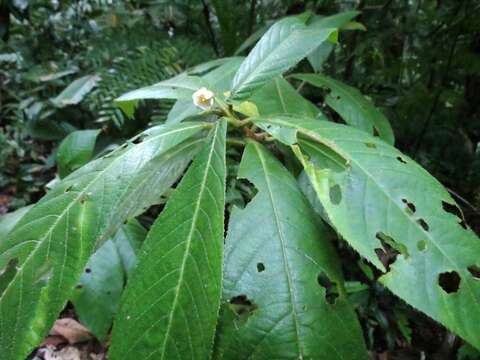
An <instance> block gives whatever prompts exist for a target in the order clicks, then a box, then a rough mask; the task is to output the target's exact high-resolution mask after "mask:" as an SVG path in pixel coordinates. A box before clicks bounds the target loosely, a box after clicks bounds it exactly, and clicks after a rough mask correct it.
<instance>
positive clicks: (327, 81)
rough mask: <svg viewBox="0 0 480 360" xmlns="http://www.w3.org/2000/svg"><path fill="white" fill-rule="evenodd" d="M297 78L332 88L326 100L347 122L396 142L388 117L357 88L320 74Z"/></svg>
mask: <svg viewBox="0 0 480 360" xmlns="http://www.w3.org/2000/svg"><path fill="white" fill-rule="evenodd" d="M294 77H295V78H296V79H299V80H302V81H305V82H307V83H309V84H311V85H313V86H317V87H324V88H327V89H329V90H330V93H329V94H328V95H327V96H326V98H325V101H326V103H327V105H328V106H330V107H331V108H332V109H333V110H335V111H336V112H337V113H338V114H339V115H340V116H341V117H342V118H343V120H345V122H346V123H347V124H349V125H351V126H354V127H356V128H358V129H360V130H363V131H366V132H367V133H369V134H372V135H378V136H380V137H381V138H382V139H383V140H385V141H386V142H387V143H389V144H393V143H394V142H395V139H394V136H393V130H392V127H391V126H390V123H389V121H388V119H387V118H386V117H385V115H383V114H382V113H381V112H380V111H379V110H378V109H377V108H376V107H375V106H374V105H373V104H372V103H371V102H370V101H369V100H367V99H366V98H365V97H364V96H363V95H362V94H361V93H360V92H359V91H358V90H357V89H354V88H352V87H350V86H348V85H346V84H343V83H341V82H340V81H337V80H334V79H332V78H329V77H327V76H325V75H320V74H296V75H294Z"/></svg>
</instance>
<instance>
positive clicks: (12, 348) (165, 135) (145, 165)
mask: <svg viewBox="0 0 480 360" xmlns="http://www.w3.org/2000/svg"><path fill="white" fill-rule="evenodd" d="M209 126H211V125H209V124H205V123H184V124H179V125H175V126H167V125H165V126H158V127H154V128H152V129H149V130H147V131H146V132H144V133H143V135H142V136H141V137H139V138H138V139H137V141H136V142H137V143H138V142H139V143H138V144H131V143H129V144H127V146H123V147H121V148H119V149H118V150H116V151H114V152H113V153H111V154H109V155H106V156H105V157H103V158H100V159H98V160H95V161H93V162H90V163H88V164H87V165H85V166H84V167H82V168H80V169H78V170H77V171H75V172H74V173H72V174H70V175H69V176H68V177H66V178H65V179H64V180H63V181H62V182H60V183H59V184H58V185H56V186H55V187H54V188H53V189H52V190H51V191H50V192H49V193H47V195H46V196H45V197H44V198H43V199H42V200H40V202H39V203H37V204H36V205H35V206H34V207H33V208H32V209H31V210H30V211H29V212H28V213H27V214H26V215H25V216H24V217H23V218H22V219H21V220H20V221H19V222H18V223H17V225H16V226H15V228H14V229H13V230H12V231H11V232H10V234H9V236H8V238H7V239H6V240H5V241H2V242H1V243H0V269H5V268H6V267H7V266H8V264H11V263H12V262H15V263H16V264H17V265H16V266H15V268H14V276H13V277H12V278H11V281H9V283H8V285H7V286H6V287H5V289H4V290H3V291H1V293H0V348H1V349H2V359H5V360H18V359H24V358H25V357H26V356H27V355H28V354H29V352H30V351H31V349H33V348H34V347H35V346H37V345H38V343H40V341H41V340H42V339H43V337H44V336H45V334H46V333H47V332H48V330H49V329H50V326H51V325H52V324H53V321H54V320H55V319H56V317H57V315H58V313H59V312H60V311H61V310H62V308H63V307H64V305H65V302H66V300H67V299H69V298H70V295H71V292H72V290H73V287H74V286H75V285H76V283H77V281H78V279H79V277H80V275H81V273H82V271H83V269H84V267H85V265H86V263H87V261H88V259H89V257H90V255H91V254H92V252H93V251H94V249H95V247H96V246H99V245H101V244H102V243H103V242H104V241H105V240H106V239H108V238H109V237H110V236H111V235H112V234H113V233H114V232H115V231H116V230H117V229H118V227H119V226H120V225H121V224H122V223H123V222H124V221H125V220H127V219H129V218H131V217H134V216H136V215H137V214H138V213H140V212H142V211H143V209H145V208H147V207H149V206H150V205H152V204H153V203H155V202H157V201H158V199H159V197H160V195H161V194H162V193H164V192H165V191H166V190H167V189H169V188H170V186H171V185H172V184H173V183H174V182H175V181H176V179H177V178H178V177H179V176H180V175H181V174H182V172H183V170H184V169H185V167H186V166H187V164H188V163H189V161H190V160H191V158H192V157H193V155H194V153H196V151H197V149H198V145H199V143H201V142H202V141H203V139H202V138H197V137H193V136H194V135H196V134H199V133H200V132H201V131H202V130H203V129H205V128H206V127H209ZM0 271H1V270H0Z"/></svg>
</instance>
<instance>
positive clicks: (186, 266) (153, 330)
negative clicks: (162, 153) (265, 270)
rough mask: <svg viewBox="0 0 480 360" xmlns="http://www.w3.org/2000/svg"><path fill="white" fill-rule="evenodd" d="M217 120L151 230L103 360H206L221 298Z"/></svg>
mask: <svg viewBox="0 0 480 360" xmlns="http://www.w3.org/2000/svg"><path fill="white" fill-rule="evenodd" d="M225 131H226V122H225V121H224V120H220V121H219V122H217V124H216V125H215V127H214V128H213V129H212V132H211V134H210V138H209V140H208V142H207V143H206V145H205V147H204V148H203V150H202V152H201V153H200V154H199V155H198V156H197V157H196V158H195V159H194V161H193V164H192V166H191V167H190V168H189V170H188V172H187V174H186V175H185V177H184V178H183V179H182V181H181V182H180V185H179V186H178V188H177V189H176V190H175V192H174V193H173V195H172V196H171V197H170V199H169V201H168V203H167V207H166V208H165V209H164V210H163V212H162V213H161V214H160V216H159V218H158V219H157V221H156V222H155V224H154V225H153V227H152V229H151V230H150V232H149V234H148V236H147V239H146V240H145V245H144V246H143V248H142V251H141V256H140V258H139V263H138V266H137V268H136V269H135V270H134V272H133V274H132V277H131V279H130V281H129V283H128V286H127V289H126V291H125V295H124V298H123V300H122V306H121V309H120V313H119V314H118V316H117V319H116V322H115V324H114V329H113V335H112V345H111V347H110V355H109V358H110V359H113V360H115V359H135V360H142V359H173V358H179V359H187V358H188V359H208V358H209V355H210V353H211V348H212V343H213V337H214V333H215V324H216V319H217V315H218V308H219V304H220V296H221V278H222V276H221V272H222V251H223V231H224V230H223V227H224V225H223V224H224V205H225V199H224V198H225V172H226V165H225Z"/></svg>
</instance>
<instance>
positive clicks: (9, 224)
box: [0, 205, 32, 276]
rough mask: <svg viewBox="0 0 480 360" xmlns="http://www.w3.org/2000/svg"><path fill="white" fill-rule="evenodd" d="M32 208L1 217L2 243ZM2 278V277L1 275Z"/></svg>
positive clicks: (0, 239)
mask: <svg viewBox="0 0 480 360" xmlns="http://www.w3.org/2000/svg"><path fill="white" fill-rule="evenodd" d="M31 208H32V206H31V205H30V206H24V207H22V208H20V209H17V210H15V211H12V212H9V213H6V214H5V215H2V216H0V243H1V242H2V241H3V240H4V239H5V238H6V237H7V235H8V233H9V232H10V231H11V230H12V229H13V227H14V226H15V224H16V223H17V222H19V221H20V219H21V218H22V217H23V216H24V215H25V214H26V213H27V212H28V210H30V209H31ZM0 276H1V275H0Z"/></svg>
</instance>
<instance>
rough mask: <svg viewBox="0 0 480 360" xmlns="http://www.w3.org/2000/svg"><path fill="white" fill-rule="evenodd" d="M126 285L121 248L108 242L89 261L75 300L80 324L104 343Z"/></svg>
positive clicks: (75, 293)
mask: <svg viewBox="0 0 480 360" xmlns="http://www.w3.org/2000/svg"><path fill="white" fill-rule="evenodd" d="M124 281H125V279H124V272H123V267H122V262H121V259H120V256H119V254H118V251H117V248H116V246H115V243H114V242H113V241H112V240H108V241H107V242H105V244H103V245H102V246H101V247H100V248H99V249H98V250H97V251H96V252H95V254H93V255H92V257H91V258H90V260H89V261H88V263H87V266H86V268H85V271H84V272H83V274H82V276H81V278H80V281H79V282H78V285H77V286H76V288H75V291H74V293H73V298H72V299H71V300H72V302H73V305H74V306H75V310H76V313H77V315H78V317H79V319H80V322H81V323H82V324H84V325H85V326H86V327H87V328H88V329H89V330H90V332H91V333H92V334H93V335H95V336H96V337H97V339H99V340H100V341H103V340H104V339H105V336H106V335H107V333H108V330H109V329H110V326H111V324H112V320H113V316H114V315H115V313H116V312H117V309H118V305H119V302H120V296H121V294H122V291H123V284H124Z"/></svg>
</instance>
